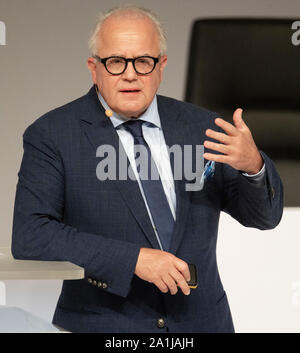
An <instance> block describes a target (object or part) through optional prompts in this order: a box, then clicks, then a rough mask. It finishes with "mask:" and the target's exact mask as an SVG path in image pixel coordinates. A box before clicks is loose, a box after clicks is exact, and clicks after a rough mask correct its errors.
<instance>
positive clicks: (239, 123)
mask: <svg viewBox="0 0 300 353" xmlns="http://www.w3.org/2000/svg"><path fill="white" fill-rule="evenodd" d="M242 113H243V109H241V108H238V109H236V110H235V112H234V113H233V122H234V125H235V126H236V127H237V128H238V129H241V128H243V127H245V126H246V124H245V122H244V120H243V117H242Z"/></svg>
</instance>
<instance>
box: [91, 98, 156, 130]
mask: <svg viewBox="0 0 300 353" xmlns="http://www.w3.org/2000/svg"><path fill="white" fill-rule="evenodd" d="M98 97H99V100H100V103H101V104H102V106H103V108H104V109H105V110H107V109H109V110H111V109H110V107H109V106H108V104H107V103H106V102H105V100H104V98H103V97H102V96H101V94H100V92H99V94H98ZM111 111H112V110H111ZM112 113H113V115H112V116H111V117H110V120H111V122H112V124H113V126H114V127H115V128H117V127H120V125H121V124H123V123H125V122H126V121H128V120H130V119H128V118H126V117H124V116H121V115H119V114H117V113H116V112H114V111H112ZM138 119H140V120H144V121H146V122H148V123H151V124H153V125H155V126H157V127H159V128H161V123H160V117H159V114H158V108H157V98H156V95H155V96H154V98H153V100H152V102H151V104H150V105H149V107H148V108H147V110H146V111H145V112H144V113H143V114H142V115H141V116H140V117H139V118H138Z"/></svg>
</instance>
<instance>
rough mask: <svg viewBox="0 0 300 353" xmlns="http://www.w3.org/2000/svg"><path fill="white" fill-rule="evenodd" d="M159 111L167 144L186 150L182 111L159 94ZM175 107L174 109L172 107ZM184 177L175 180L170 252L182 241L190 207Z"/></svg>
mask: <svg viewBox="0 0 300 353" xmlns="http://www.w3.org/2000/svg"><path fill="white" fill-rule="evenodd" d="M157 102H158V111H159V116H160V120H161V125H162V129H163V133H164V137H165V141H166V144H167V145H168V146H169V147H171V146H174V145H179V146H180V148H181V151H182V152H183V150H184V145H185V144H186V143H187V138H186V137H187V136H189V135H188V133H189V132H188V131H187V126H186V123H185V121H184V120H183V119H182V115H181V114H180V112H179V111H178V110H177V109H176V108H175V107H174V108H173V107H172V105H170V104H168V102H163V97H160V96H158V100H157ZM172 108H173V109H172ZM172 157H173V156H172V155H171V156H170V162H171V167H172V172H173V177H174V175H175V170H174V169H175V165H174V158H172ZM185 183H186V181H185V180H184V177H183V176H182V179H180V180H174V184H175V193H176V223H175V229H174V233H173V236H172V241H171V245H170V249H169V252H171V253H173V254H175V253H176V251H177V249H178V247H179V245H180V242H181V240H182V237H183V233H184V228H185V223H186V219H187V215H188V209H189V192H188V191H186V190H185Z"/></svg>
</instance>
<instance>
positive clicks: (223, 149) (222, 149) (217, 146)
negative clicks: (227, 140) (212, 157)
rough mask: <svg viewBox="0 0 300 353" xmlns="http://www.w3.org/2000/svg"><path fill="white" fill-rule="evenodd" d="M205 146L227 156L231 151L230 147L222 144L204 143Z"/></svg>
mask: <svg viewBox="0 0 300 353" xmlns="http://www.w3.org/2000/svg"><path fill="white" fill-rule="evenodd" d="M204 146H205V147H206V148H209V149H211V150H214V151H218V152H221V153H224V154H227V153H228V152H229V151H230V146H226V145H223V144H221V143H214V142H211V141H204Z"/></svg>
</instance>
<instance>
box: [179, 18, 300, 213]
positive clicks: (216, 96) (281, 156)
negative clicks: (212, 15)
mask: <svg viewBox="0 0 300 353" xmlns="http://www.w3.org/2000/svg"><path fill="white" fill-rule="evenodd" d="M294 21H295V19H206V20H198V21H195V23H194V25H193V29H192V37H191V44H190V54H189V66H188V76H187V84H186V101H188V102H191V103H194V104H197V105H200V106H203V107H206V108H208V109H210V110H213V111H216V112H218V113H219V114H220V115H221V116H223V117H224V118H225V119H226V120H228V121H230V122H232V113H233V111H234V110H235V109H236V108H238V107H241V108H243V110H244V114H243V117H244V119H245V121H246V123H247V125H248V126H249V128H250V129H251V131H252V134H253V136H254V139H255V142H256V143H257V145H258V147H259V148H260V149H262V150H263V151H265V152H266V153H267V154H268V155H269V156H270V157H271V158H272V159H273V160H274V162H275V164H276V167H277V169H278V170H279V173H280V175H281V177H282V179H283V183H284V188H285V206H300V45H298V46H297V45H293V43H292V40H291V38H292V35H293V33H294V31H295V30H292V23H293V22H294ZM299 39H300V35H299Z"/></svg>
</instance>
